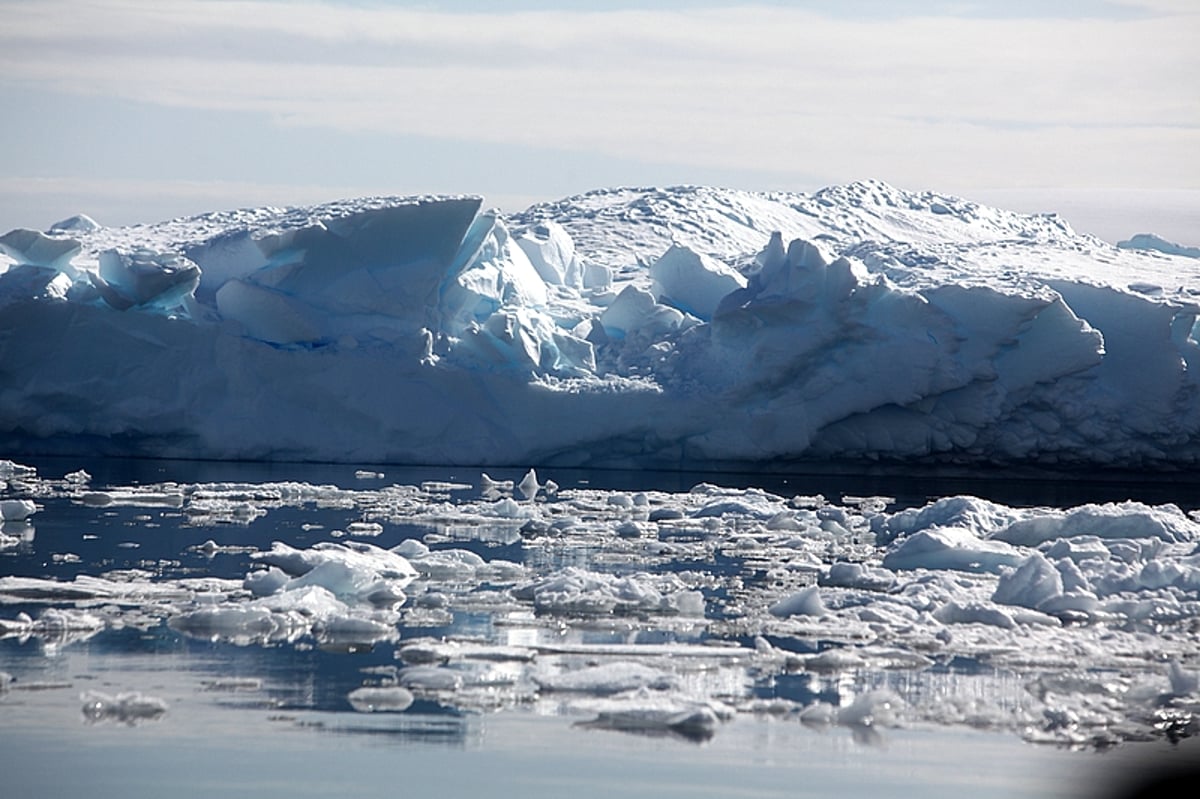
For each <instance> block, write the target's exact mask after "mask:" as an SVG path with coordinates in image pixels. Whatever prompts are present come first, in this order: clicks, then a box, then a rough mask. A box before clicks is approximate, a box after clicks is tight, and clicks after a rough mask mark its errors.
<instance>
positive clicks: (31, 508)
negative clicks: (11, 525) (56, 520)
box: [0, 499, 37, 522]
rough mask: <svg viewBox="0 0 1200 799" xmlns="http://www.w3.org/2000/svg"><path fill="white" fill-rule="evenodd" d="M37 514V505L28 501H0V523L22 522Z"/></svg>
mask: <svg viewBox="0 0 1200 799" xmlns="http://www.w3.org/2000/svg"><path fill="white" fill-rule="evenodd" d="M36 512H37V505H35V504H34V503H33V500H29V499H5V500H0V521H6V522H7V521H23V520H24V519H28V518H29V517H30V516H32V515H33V514H34V513H36Z"/></svg>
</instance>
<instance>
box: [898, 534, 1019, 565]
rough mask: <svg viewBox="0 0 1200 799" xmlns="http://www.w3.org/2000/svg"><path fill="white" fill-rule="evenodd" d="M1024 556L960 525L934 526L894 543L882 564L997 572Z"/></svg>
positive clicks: (1003, 544) (1016, 562)
mask: <svg viewBox="0 0 1200 799" xmlns="http://www.w3.org/2000/svg"><path fill="white" fill-rule="evenodd" d="M1023 559H1024V558H1023V556H1022V554H1021V553H1020V552H1019V551H1018V550H1016V549H1015V548H1013V547H1011V546H1009V545H1008V544H1006V543H1003V542H1002V541H984V540H981V539H980V538H978V537H977V536H976V535H975V533H973V532H972V531H971V530H967V529H965V528H962V527H935V528H932V529H929V530H922V531H921V532H919V533H914V534H912V535H910V536H908V537H907V538H904V539H901V540H900V541H899V542H897V543H895V544H893V545H892V547H891V548H890V549H888V552H887V554H886V555H884V557H883V567H884V568H885V569H893V570H895V569H955V570H958V571H973V572H992V573H998V572H999V571H1000V570H1001V569H1002V568H1003V567H1006V566H1016V565H1017V564H1018V563H1020V562H1021V561H1022V560H1023Z"/></svg>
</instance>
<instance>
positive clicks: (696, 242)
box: [0, 182, 1200, 471]
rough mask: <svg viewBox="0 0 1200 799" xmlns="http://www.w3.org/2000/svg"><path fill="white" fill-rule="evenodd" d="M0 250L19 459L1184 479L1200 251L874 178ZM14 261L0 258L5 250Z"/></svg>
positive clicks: (1195, 368)
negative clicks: (842, 465) (1178, 473)
mask: <svg viewBox="0 0 1200 799" xmlns="http://www.w3.org/2000/svg"><path fill="white" fill-rule="evenodd" d="M481 202H482V201H481V200H480V199H479V198H473V197H452V198H372V199H366V200H356V201H346V202H342V203H333V204H328V205H324V206H315V207H312V208H303V209H252V210H246V211H238V212H225V213H217V214H210V215H205V216H201V217H195V218H190V219H180V220H172V221H170V222H164V223H160V224H157V225H145V226H136V227H132V228H122V229H107V228H103V227H100V226H97V225H95V223H94V222H91V221H90V220H87V219H86V218H74V219H72V220H65V221H64V223H61V224H60V225H59V226H57V227H56V228H55V229H53V230H51V231H50V232H49V233H48V234H41V233H37V232H34V231H14V232H12V233H10V234H7V235H6V236H4V237H2V239H0V242H2V243H3V251H4V252H5V253H6V254H7V259H6V261H5V263H7V264H8V266H7V268H6V269H5V267H4V265H3V264H0V269H4V271H3V272H2V273H0V364H2V366H0V370H3V378H4V380H3V382H2V383H0V447H2V448H3V449H4V451H6V452H9V453H28V454H72V455H86V454H106V455H138V456H153V457H182V458H189V457H200V458H208V459H258V460H279V461H289V460H291V461H339V462H347V463H349V462H353V463H412V464H421V463H424V464H484V465H498V464H507V465H512V464H535V465H539V466H563V467H567V466H583V465H587V466H607V467H639V468H649V467H656V468H674V469H687V468H713V467H714V466H716V468H720V467H721V466H725V465H733V464H744V465H748V466H754V467H759V466H762V465H764V464H765V465H770V464H789V463H803V462H815V463H819V462H825V461H834V462H848V463H859V464H868V465H869V464H872V463H877V462H883V463H891V464H926V465H948V466H954V467H974V466H994V465H999V466H1010V467H1011V466H1018V467H1024V466H1032V467H1039V468H1052V469H1053V468H1061V469H1065V470H1072V469H1081V468H1082V469H1107V468H1113V469H1136V470H1147V469H1153V470H1165V471H1170V470H1187V469H1194V468H1195V467H1196V465H1197V464H1198V463H1200V383H1198V382H1197V381H1198V380H1200V345H1198V344H1197V341H1196V335H1195V330H1196V318H1197V314H1198V313H1200V266H1198V264H1197V262H1196V260H1195V259H1189V258H1184V257H1182V256H1174V255H1169V254H1165V253H1161V252H1140V251H1133V250H1123V249H1118V248H1116V247H1112V246H1110V245H1107V244H1105V243H1104V242H1101V241H1099V240H1098V239H1094V238H1092V237H1089V236H1081V235H1078V234H1075V233H1074V232H1073V231H1071V229H1070V227H1069V226H1068V225H1067V224H1066V223H1065V222H1064V221H1063V220H1061V219H1058V218H1057V217H1053V216H1026V215H1020V214H1013V213H1009V212H1005V211H1000V210H997V209H992V208H987V207H984V206H980V205H978V204H975V203H971V202H968V201H965V200H961V199H958V198H953V197H945V196H941V195H935V194H931V193H928V192H927V193H920V194H918V193H913V192H904V191H901V190H899V189H895V188H893V187H891V186H887V185H886V184H882V183H878V182H867V183H860V184H851V185H849V186H841V187H832V188H830V189H826V190H823V191H821V192H817V193H816V194H814V195H787V194H771V195H763V194H753V193H749V192H736V191H729V190H719V189H706V188H701V187H679V188H674V189H613V190H603V191H599V192H593V193H591V194H588V195H583V196H581V197H575V198H569V199H567V200H563V201H561V202H559V203H555V204H547V205H543V206H536V207H534V208H531V209H529V210H528V211H526V212H524V213H523V214H519V215H516V216H514V217H510V218H507V219H506V218H502V217H500V216H499V215H497V214H495V213H492V212H486V211H484V212H481V211H480V209H481V207H482V206H481ZM9 262H11V263H9Z"/></svg>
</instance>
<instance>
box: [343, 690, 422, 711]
mask: <svg viewBox="0 0 1200 799" xmlns="http://www.w3.org/2000/svg"><path fill="white" fill-rule="evenodd" d="M346 699H347V701H349V702H350V706H351V707H353V708H354V709H355V710H357V711H358V712H359V713H400V712H402V711H405V710H408V708H409V707H411V706H412V703H413V695H412V691H410V690H408V689H407V688H403V687H401V686H399V685H389V686H383V687H373V686H363V687H362V688H355V689H354V690H353V691H351V692H350V693H349V694H348V695H347V696H346Z"/></svg>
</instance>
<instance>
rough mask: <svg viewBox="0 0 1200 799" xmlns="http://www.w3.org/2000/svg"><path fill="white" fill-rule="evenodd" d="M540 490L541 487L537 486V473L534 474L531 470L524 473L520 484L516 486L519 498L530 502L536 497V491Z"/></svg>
mask: <svg viewBox="0 0 1200 799" xmlns="http://www.w3.org/2000/svg"><path fill="white" fill-rule="evenodd" d="M540 488H541V486H539V485H538V479H537V472H535V471H534V470H533V469H530V470H529V471H528V472H527V473H526V475H525V477H524V478H522V480H521V482H520V483H519V484H518V485H517V490H519V491H520V492H521V496H523V497H525V499H528V500H532V499H533V498H534V497H536V496H537V492H538V489H540Z"/></svg>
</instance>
